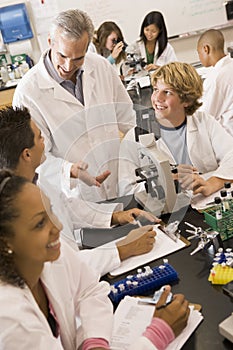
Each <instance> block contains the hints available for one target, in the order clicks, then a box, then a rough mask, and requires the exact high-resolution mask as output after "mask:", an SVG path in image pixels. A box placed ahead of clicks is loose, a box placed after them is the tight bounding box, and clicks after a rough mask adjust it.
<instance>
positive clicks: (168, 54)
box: [127, 40, 177, 66]
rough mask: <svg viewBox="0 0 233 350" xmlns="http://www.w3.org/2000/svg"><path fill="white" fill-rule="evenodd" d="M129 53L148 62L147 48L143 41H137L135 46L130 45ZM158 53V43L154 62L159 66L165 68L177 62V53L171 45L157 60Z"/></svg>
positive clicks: (168, 45)
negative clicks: (164, 66) (168, 64)
mask: <svg viewBox="0 0 233 350" xmlns="http://www.w3.org/2000/svg"><path fill="white" fill-rule="evenodd" d="M127 52H129V53H136V54H138V55H139V56H140V57H142V58H145V62H146V48H145V44H144V42H143V41H142V40H137V41H136V42H134V43H133V44H131V45H129V46H128V47H127ZM157 53H158V43H156V46H155V53H154V62H153V63H154V64H155V65H157V66H163V65H164V64H167V63H170V62H174V61H177V57H176V54H175V51H174V49H173V47H172V46H171V44H169V43H167V46H166V48H165V50H164V51H163V52H162V54H161V55H160V57H159V58H158V59H157V58H156V56H157Z"/></svg>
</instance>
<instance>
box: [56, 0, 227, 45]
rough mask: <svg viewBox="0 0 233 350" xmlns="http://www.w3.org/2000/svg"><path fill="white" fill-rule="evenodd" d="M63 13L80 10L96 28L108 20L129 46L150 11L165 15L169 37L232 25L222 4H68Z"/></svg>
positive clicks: (127, 0) (172, 0)
mask: <svg viewBox="0 0 233 350" xmlns="http://www.w3.org/2000/svg"><path fill="white" fill-rule="evenodd" d="M58 2H59V3H60V7H62V8H60V9H61V10H65V9H68V8H77V7H78V8H80V9H82V10H84V11H86V12H87V13H88V14H89V15H90V17H91V18H92V20H93V22H94V25H95V28H98V26H99V25H100V24H101V23H102V22H104V21H107V20H110V21H114V22H116V23H117V24H118V25H119V27H120V28H121V30H122V32H123V35H124V37H125V40H126V41H127V42H128V43H131V42H132V41H134V40H136V39H137V38H138V36H139V31H140V27H141V23H142V21H143V18H144V17H145V15H146V14H147V13H148V12H150V11H160V12H162V14H163V15H164V19H165V23H166V26H167V30H168V36H169V37H173V36H179V35H183V36H185V35H192V34H195V33H196V32H199V31H202V30H205V29H209V28H213V27H222V26H227V25H229V24H232V25H233V23H232V21H228V20H227V16H226V10H225V5H224V3H225V1H223V0H154V1H153V0H119V1H117V0H78V1H77V0H66V1H61V0H58Z"/></svg>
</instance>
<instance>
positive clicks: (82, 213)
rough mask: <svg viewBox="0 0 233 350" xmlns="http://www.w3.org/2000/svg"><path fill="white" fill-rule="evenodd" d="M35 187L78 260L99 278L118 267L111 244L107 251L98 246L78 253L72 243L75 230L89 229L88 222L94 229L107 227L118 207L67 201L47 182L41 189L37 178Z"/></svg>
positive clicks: (117, 260) (78, 200) (75, 200)
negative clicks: (39, 189) (50, 209)
mask: <svg viewBox="0 0 233 350" xmlns="http://www.w3.org/2000/svg"><path fill="white" fill-rule="evenodd" d="M45 183H46V181H44V182H43V185H44V184H45ZM37 184H38V185H39V187H40V188H41V189H42V190H43V192H45V193H46V195H47V196H48V197H49V199H50V201H51V204H52V208H53V212H54V213H55V214H56V216H57V217H58V218H59V221H60V222H61V223H62V225H63V229H62V232H61V234H62V236H63V238H64V239H65V240H66V242H67V243H68V244H69V245H70V246H72V247H73V249H75V250H76V252H78V254H79V257H80V259H82V260H83V261H84V262H85V263H86V264H87V265H88V266H90V267H91V268H92V269H93V270H95V271H96V273H97V274H98V275H100V276H103V275H105V274H106V273H108V272H110V271H113V270H114V269H116V268H117V267H119V266H120V264H121V260H120V256H119V253H118V249H117V247H116V246H115V245H114V246H112V247H111V248H108V249H106V248H102V247H98V248H94V249H84V250H79V247H78V244H77V243H76V237H75V230H77V229H78V228H81V227H90V226H92V225H90V222H92V224H93V226H95V227H110V223H111V216H112V212H113V211H114V210H122V209H123V208H122V204H119V203H116V204H114V203H113V204H97V203H90V202H84V201H82V200H80V199H78V198H67V196H66V195H65V194H64V193H61V192H60V191H57V190H56V189H54V188H53V186H52V185H50V184H48V183H46V186H45V187H46V188H44V186H43V185H42V184H40V178H39V179H38V182H37ZM88 203H89V205H90V207H89V205H88ZM109 214H111V215H109ZM88 215H89V217H88ZM85 219H86V220H85ZM98 219H99V220H98ZM82 220H83V221H82ZM87 222H88V223H89V225H88V224H87Z"/></svg>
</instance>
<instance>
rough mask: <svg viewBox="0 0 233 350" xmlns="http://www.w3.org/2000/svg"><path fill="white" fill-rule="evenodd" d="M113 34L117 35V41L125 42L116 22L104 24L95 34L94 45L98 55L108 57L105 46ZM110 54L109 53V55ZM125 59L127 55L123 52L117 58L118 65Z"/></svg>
mask: <svg viewBox="0 0 233 350" xmlns="http://www.w3.org/2000/svg"><path fill="white" fill-rule="evenodd" d="M112 32H115V33H116V35H117V39H118V40H119V41H124V38H123V34H122V32H121V30H120V28H119V27H118V25H117V24H116V23H115V22H111V21H108V22H104V23H102V24H101V25H100V26H99V28H98V29H97V31H96V32H95V34H94V37H93V44H94V45H95V47H96V50H97V52H98V54H100V55H101V56H104V57H106V47H105V45H106V41H107V37H108V36H109V35H110V34H111V33H112ZM109 54H110V53H108V55H109ZM125 58H126V53H125V52H124V51H121V52H120V54H119V56H118V57H117V58H116V63H119V62H121V60H122V59H125Z"/></svg>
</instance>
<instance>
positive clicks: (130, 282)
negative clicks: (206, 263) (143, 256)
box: [109, 263, 179, 305]
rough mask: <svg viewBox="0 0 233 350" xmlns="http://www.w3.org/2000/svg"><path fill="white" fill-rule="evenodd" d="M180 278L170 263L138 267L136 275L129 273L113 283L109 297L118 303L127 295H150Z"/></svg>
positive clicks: (114, 302)
mask: <svg viewBox="0 0 233 350" xmlns="http://www.w3.org/2000/svg"><path fill="white" fill-rule="evenodd" d="M178 280H179V277H178V274H177V272H176V270H175V269H174V268H173V267H172V266H171V265H170V264H168V263H164V264H161V265H159V266H157V267H154V268H150V266H145V267H144V268H141V269H138V270H137V273H136V274H135V275H129V276H127V277H126V278H125V279H123V280H120V281H118V282H116V283H114V284H112V285H111V292H110V294H109V298H110V299H111V301H112V303H113V304H114V305H117V304H118V303H119V302H120V301H121V299H123V298H124V297H125V296H126V295H130V296H135V295H137V296H140V295H148V294H149V293H150V292H154V291H155V290H157V289H159V288H160V287H162V286H164V285H166V284H171V283H172V282H173V283H174V282H177V281H178Z"/></svg>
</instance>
